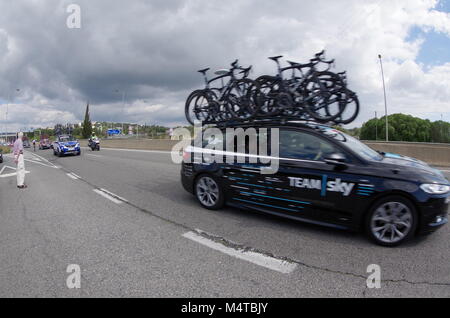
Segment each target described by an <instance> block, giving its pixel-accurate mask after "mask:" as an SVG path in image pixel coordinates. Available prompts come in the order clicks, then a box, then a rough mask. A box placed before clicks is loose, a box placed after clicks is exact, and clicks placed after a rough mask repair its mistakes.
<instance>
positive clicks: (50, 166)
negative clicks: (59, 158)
mask: <svg viewBox="0 0 450 318" xmlns="http://www.w3.org/2000/svg"><path fill="white" fill-rule="evenodd" d="M24 160H25V161H27V162H32V163H37V164H39V165H41V166H44V167H48V168H54V169H55V168H56V166H55V165H53V164H45V163H43V162H40V161H36V160H31V159H24Z"/></svg>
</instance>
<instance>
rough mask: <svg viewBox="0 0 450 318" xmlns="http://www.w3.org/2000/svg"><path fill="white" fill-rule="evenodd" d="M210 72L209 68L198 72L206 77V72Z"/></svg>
mask: <svg viewBox="0 0 450 318" xmlns="http://www.w3.org/2000/svg"><path fill="white" fill-rule="evenodd" d="M208 71H209V67H208V68H205V69H203V70H200V71H198V72H199V73H202V74H203V75H205V74H206V72H208Z"/></svg>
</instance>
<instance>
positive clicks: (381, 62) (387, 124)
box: [378, 54, 389, 142]
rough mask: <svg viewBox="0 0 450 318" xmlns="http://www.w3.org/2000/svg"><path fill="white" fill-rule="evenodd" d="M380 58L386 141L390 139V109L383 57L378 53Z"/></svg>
mask: <svg viewBox="0 0 450 318" xmlns="http://www.w3.org/2000/svg"><path fill="white" fill-rule="evenodd" d="M378 58H379V59H380V66H381V78H382V79H383V91H384V110H385V114H386V141H387V142H388V141H389V120H388V110H387V98H386V84H385V82H384V70H383V61H382V59H381V54H378Z"/></svg>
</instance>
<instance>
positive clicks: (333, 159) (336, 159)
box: [325, 153, 347, 167]
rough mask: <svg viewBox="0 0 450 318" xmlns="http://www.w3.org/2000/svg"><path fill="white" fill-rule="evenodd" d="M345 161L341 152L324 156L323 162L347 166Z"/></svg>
mask: <svg viewBox="0 0 450 318" xmlns="http://www.w3.org/2000/svg"><path fill="white" fill-rule="evenodd" d="M346 161H347V159H346V158H345V156H344V155H343V154H341V153H333V154H331V155H328V156H327V157H325V162H326V163H327V164H329V165H334V166H337V167H347V165H346V164H345V162H346Z"/></svg>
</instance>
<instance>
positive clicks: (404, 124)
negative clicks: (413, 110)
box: [360, 114, 433, 142]
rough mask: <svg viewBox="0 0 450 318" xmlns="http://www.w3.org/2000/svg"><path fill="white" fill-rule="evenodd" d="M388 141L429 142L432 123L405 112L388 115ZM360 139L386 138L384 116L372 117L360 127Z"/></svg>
mask: <svg viewBox="0 0 450 318" xmlns="http://www.w3.org/2000/svg"><path fill="white" fill-rule="evenodd" d="M388 121H389V140H390V141H415V142H430V141H431V131H432V130H431V128H432V125H433V124H432V123H431V122H430V121H429V120H428V119H421V118H417V117H413V116H410V115H405V114H393V115H390V116H388ZM360 134H361V139H362V140H376V137H377V139H378V140H386V117H382V118H380V119H376V118H373V119H371V120H369V121H368V122H366V123H364V124H363V126H362V127H361V133H360Z"/></svg>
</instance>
